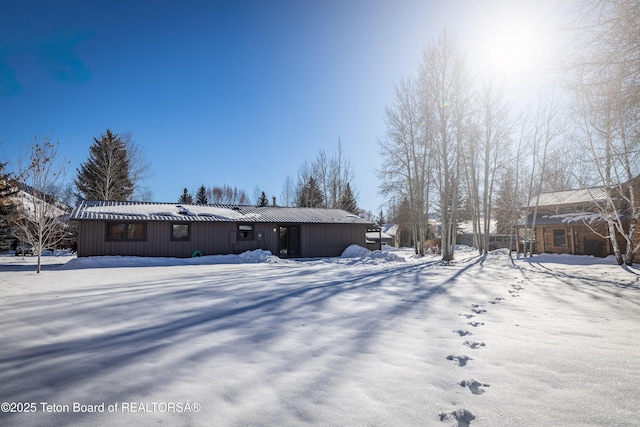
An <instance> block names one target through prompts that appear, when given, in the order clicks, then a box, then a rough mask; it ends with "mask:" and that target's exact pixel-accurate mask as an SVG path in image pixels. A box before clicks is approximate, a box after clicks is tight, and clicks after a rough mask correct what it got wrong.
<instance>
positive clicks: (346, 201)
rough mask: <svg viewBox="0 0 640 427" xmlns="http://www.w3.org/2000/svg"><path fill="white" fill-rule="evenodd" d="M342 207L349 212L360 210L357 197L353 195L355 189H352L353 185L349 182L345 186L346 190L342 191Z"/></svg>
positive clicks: (340, 204)
mask: <svg viewBox="0 0 640 427" xmlns="http://www.w3.org/2000/svg"><path fill="white" fill-rule="evenodd" d="M339 206H340V209H342V210H345V211H347V212H351V213H353V214H355V213H356V212H358V203H357V202H356V198H355V196H354V195H353V191H351V185H350V184H349V183H348V182H347V185H346V186H345V187H344V192H343V193H342V197H340V203H339Z"/></svg>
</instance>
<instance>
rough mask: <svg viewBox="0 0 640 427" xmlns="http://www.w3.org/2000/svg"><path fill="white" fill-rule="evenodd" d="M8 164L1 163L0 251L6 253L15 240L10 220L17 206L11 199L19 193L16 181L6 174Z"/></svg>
mask: <svg viewBox="0 0 640 427" xmlns="http://www.w3.org/2000/svg"><path fill="white" fill-rule="evenodd" d="M5 165H6V163H0V251H5V250H7V249H9V247H10V246H11V242H12V241H13V240H14V238H13V234H12V233H11V223H10V219H11V217H12V216H13V214H14V213H15V210H16V205H15V204H14V203H13V202H12V200H11V197H12V196H15V195H16V194H17V192H18V190H17V186H16V183H15V180H14V179H13V178H12V177H11V175H10V174H6V173H4V172H3V171H4V167H5Z"/></svg>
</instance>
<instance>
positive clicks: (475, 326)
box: [467, 322, 484, 328]
mask: <svg viewBox="0 0 640 427" xmlns="http://www.w3.org/2000/svg"><path fill="white" fill-rule="evenodd" d="M467 325H471V326H473V327H474V328H477V327H478V326H482V325H484V322H469V323H467Z"/></svg>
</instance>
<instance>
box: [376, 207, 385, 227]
mask: <svg viewBox="0 0 640 427" xmlns="http://www.w3.org/2000/svg"><path fill="white" fill-rule="evenodd" d="M376 222H377V223H378V225H379V226H380V227H382V226H383V225H385V224H386V223H387V219H386V218H385V216H384V212H383V211H382V209H380V213H379V214H378V216H377V217H376Z"/></svg>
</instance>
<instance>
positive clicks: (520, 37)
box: [481, 20, 544, 77]
mask: <svg viewBox="0 0 640 427" xmlns="http://www.w3.org/2000/svg"><path fill="white" fill-rule="evenodd" d="M542 39H543V37H542V34H541V33H540V31H539V29H538V28H535V27H533V26H532V24H531V23H530V22H516V21H513V20H510V21H507V20H505V21H502V22H498V23H496V25H495V26H493V27H492V28H491V29H489V31H488V34H487V35H486V40H485V41H484V46H483V49H482V53H481V54H482V56H483V57H484V60H485V61H486V63H485V67H486V68H487V69H488V71H490V72H493V73H494V74H497V75H499V76H503V77H507V76H511V77H517V74H527V73H528V72H530V71H534V70H535V69H537V68H538V67H540V66H542V60H543V58H544V48H543V40H542Z"/></svg>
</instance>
